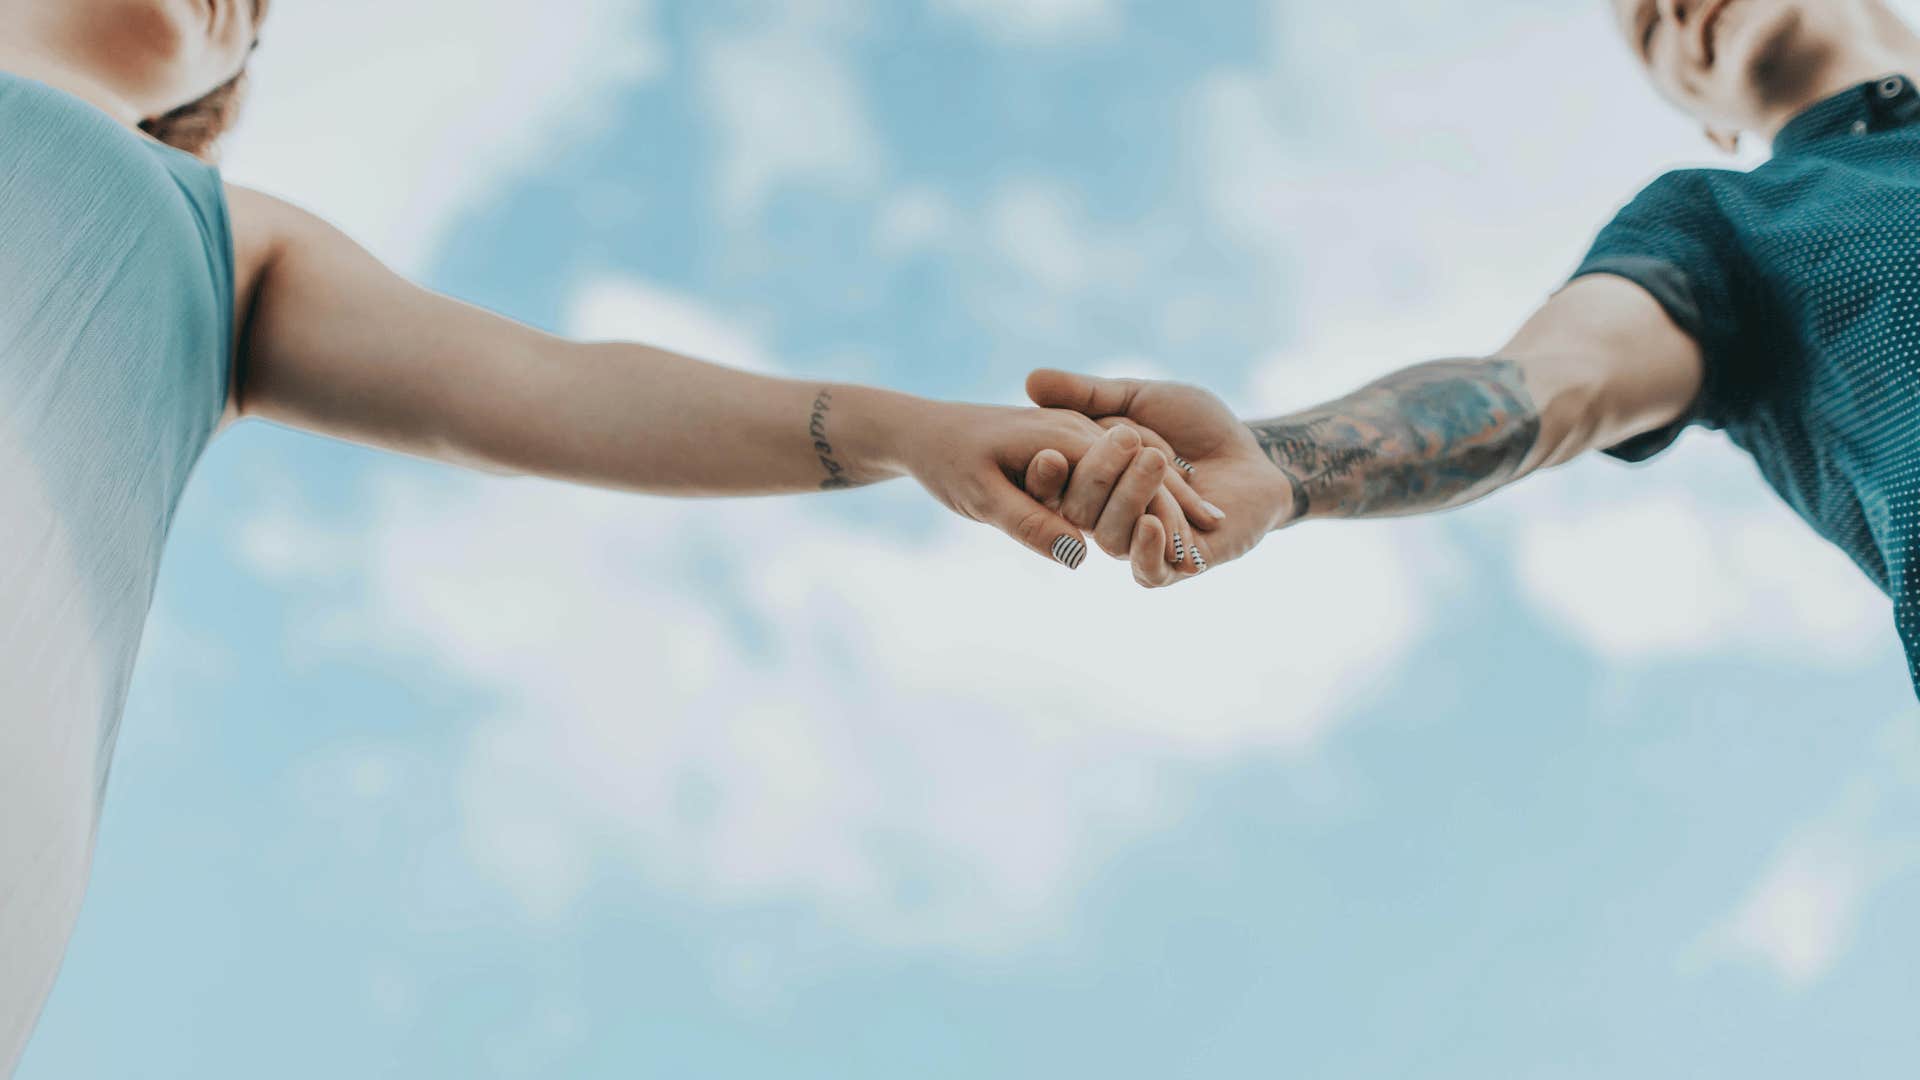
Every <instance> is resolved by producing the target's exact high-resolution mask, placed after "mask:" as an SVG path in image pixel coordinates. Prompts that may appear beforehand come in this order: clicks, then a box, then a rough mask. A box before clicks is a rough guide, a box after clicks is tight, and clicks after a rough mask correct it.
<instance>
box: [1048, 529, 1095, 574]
mask: <svg viewBox="0 0 1920 1080" xmlns="http://www.w3.org/2000/svg"><path fill="white" fill-rule="evenodd" d="M1086 559H1087V545H1085V544H1083V543H1081V542H1080V541H1078V540H1075V539H1074V538H1073V537H1071V536H1062V537H1061V538H1060V539H1058V540H1055V541H1054V542H1053V561H1054V562H1057V563H1059V564H1060V565H1061V566H1064V567H1066V568H1067V569H1069V570H1078V569H1080V564H1081V563H1083V562H1085V561H1086Z"/></svg>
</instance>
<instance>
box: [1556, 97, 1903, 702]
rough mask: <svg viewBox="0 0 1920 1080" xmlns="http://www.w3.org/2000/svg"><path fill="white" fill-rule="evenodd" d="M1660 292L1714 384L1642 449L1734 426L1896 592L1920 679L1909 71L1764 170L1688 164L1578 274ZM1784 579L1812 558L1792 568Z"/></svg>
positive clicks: (1824, 527) (1638, 442)
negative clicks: (1691, 432)
mask: <svg viewBox="0 0 1920 1080" xmlns="http://www.w3.org/2000/svg"><path fill="white" fill-rule="evenodd" d="M1597 273H1604V274H1615V275H1618V276H1620V277H1624V278H1627V279H1629V280H1631V281H1633V282H1635V283H1637V284H1639V285H1640V286H1641V287H1642V288H1644V289H1646V290H1647V291H1648V292H1649V293H1651V294H1652V295H1653V296H1654V298H1655V299H1657V300H1658V301H1659V302H1660V303H1661V305H1662V306H1663V307H1664V308H1666V310H1667V313H1668V314H1669V315H1671V316H1672V317H1673V319H1674V321H1675V322H1676V323H1677V324H1678V325H1679V326H1680V327H1681V328H1682V329H1684V330H1685V331H1687V333H1689V334H1690V335H1692V336H1693V338H1694V339H1695V340H1696V341H1697V342H1699V344H1700V347H1701V350H1702V352H1703V353H1704V354H1705V358H1706V380H1705V385H1704V386H1703V388H1702V390H1701V392H1700V396H1699V398H1698V399H1697V400H1696V401H1695V402H1694V403H1693V406H1692V408H1691V409H1690V410H1689V411H1688V412H1687V413H1686V414H1685V415H1684V416H1682V417H1681V418H1680V419H1679V420H1678V421H1676V422H1675V423H1674V424H1672V425H1670V426H1668V427H1667V428H1664V429H1662V430H1660V431H1655V432H1651V433H1649V434H1646V435H1643V436H1641V437H1639V438H1637V439H1633V440H1631V441H1629V442H1627V443H1625V444H1623V445H1621V446H1617V447H1614V448H1613V449H1610V450H1608V451H1607V452H1608V453H1609V454H1612V455H1614V456H1616V457H1620V458H1624V459H1626V460H1628V461H1641V460H1644V459H1646V458H1648V457H1651V456H1653V455H1654V454H1657V453H1659V452H1660V451H1661V450H1664V449H1666V447H1667V446H1668V445H1670V444H1671V443H1672V442H1673V440H1674V438H1675V437H1676V436H1678V435H1679V433H1680V431H1681V430H1682V429H1683V428H1685V427H1687V426H1688V425H1690V424H1702V425H1704V426H1707V427H1711V428H1716V429H1723V430H1725V431H1726V433H1727V435H1728V437H1730V438H1731V439H1732V440H1733V442H1734V443H1735V444H1736V445H1738V446H1739V447H1741V448H1742V449H1743V450H1745V451H1747V452H1748V453H1749V454H1751V455H1753V458H1754V460H1755V461H1756V462H1758V463H1759V465H1760V470H1761V472H1762V473H1763V474H1765V476H1766V479H1767V482H1768V483H1769V484H1771V485H1772V486H1773V489H1774V490H1775V491H1777V492H1779V493H1780V495H1781V497H1783V498H1785V499H1786V500H1787V502H1788V503H1790V504H1792V506H1793V508H1794V510H1796V511H1798V512H1799V514H1800V516H1801V517H1803V518H1805V519H1806V520H1807V522H1808V523H1809V524H1811V525H1812V526H1813V527H1814V528H1815V529H1816V530H1818V531H1819V533H1820V535H1822V536H1824V537H1826V538H1827V539H1828V540H1831V541H1833V542H1834V543H1835V544H1838V545H1839V546H1840V547H1841V548H1842V549H1843V550H1845V551H1846V553H1847V554H1848V555H1850V556H1852V557H1853V560H1854V562H1855V563H1857V564H1858V565H1859V566H1860V569H1862V570H1864V571H1865V572H1866V573H1867V576H1869V577H1871V578H1872V579H1873V581H1874V583H1875V584H1877V585H1879V586H1880V588H1881V589H1882V590H1884V591H1885V592H1886V593H1887V595H1888V596H1889V597H1891V598H1892V600H1893V608H1894V622H1895V626H1896V628H1897V629H1898V631H1899V634H1900V639H1901V641H1902V643H1903V644H1904V645H1905V646H1906V650H1907V664H1908V671H1909V674H1910V675H1911V676H1912V677H1913V679H1914V685H1915V689H1916V691H1917V692H1920V568H1916V567H1915V566H1914V565H1913V562H1912V558H1913V554H1912V553H1913V551H1914V549H1915V546H1916V537H1917V536H1920V92H1916V90H1915V87H1914V82H1913V80H1912V79H1911V78H1909V77H1906V76H1902V75H1889V76H1887V77H1886V78H1883V79H1876V80H1874V81H1872V82H1868V83H1863V84H1861V85H1859V86H1856V87H1854V88H1852V89H1849V90H1846V91H1843V92H1841V93H1839V94H1835V95H1834V96H1832V97H1829V98H1827V99H1826V100H1824V101H1821V102H1819V103H1817V104H1815V105H1813V106H1811V107H1809V108H1808V109H1806V110H1805V111H1803V112H1801V113H1800V114H1799V115H1798V116H1796V117H1794V118H1793V120H1792V121H1791V122H1789V123H1788V124H1787V126H1786V127H1785V128H1783V129H1782V130H1781V131H1780V133H1779V135H1778V136H1777V137H1776V138H1775V139H1774V143H1773V158H1772V159H1771V160H1770V161H1768V162H1767V163H1765V164H1764V165H1761V166H1759V167H1757V168H1755V169H1753V170H1752V171H1750V172H1739V171H1735V170H1729V169H1684V170H1680V171H1676V172H1670V173H1668V174H1666V175H1664V176H1662V177H1660V178H1659V179H1658V180H1655V181H1654V182H1653V183H1652V184H1650V185H1648V186H1647V188H1646V189H1645V190H1644V191H1642V192H1641V193H1640V194H1639V195H1638V196H1637V197H1635V198H1634V200H1633V201H1632V202H1631V203H1629V204H1628V205H1627V206H1626V208H1625V209H1623V210H1621V211H1620V213H1619V215H1618V216H1617V217H1615V218H1614V220H1613V221H1612V222H1611V223H1610V224H1608V225H1607V226H1606V228H1605V229H1603V230H1602V231H1601V233H1600V235H1599V237H1598V238H1597V239H1596V240H1595V241H1594V244H1593V247H1592V249H1591V251H1590V252H1589V253H1588V254H1587V257H1586V258H1585V260H1584V261H1583V262H1582V263H1581V264H1580V267H1579V269H1578V270H1577V271H1575V273H1574V275H1573V276H1574V277H1576V278H1577V277H1580V276H1582V275H1585V274H1597ZM1782 572H1783V573H1791V572H1792V569H1791V568H1790V567H1789V568H1783V569H1782Z"/></svg>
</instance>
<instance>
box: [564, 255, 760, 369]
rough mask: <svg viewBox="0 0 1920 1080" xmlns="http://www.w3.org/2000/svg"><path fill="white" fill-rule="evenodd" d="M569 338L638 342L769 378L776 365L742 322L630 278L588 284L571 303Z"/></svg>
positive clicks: (683, 297) (568, 327)
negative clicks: (761, 374)
mask: <svg viewBox="0 0 1920 1080" xmlns="http://www.w3.org/2000/svg"><path fill="white" fill-rule="evenodd" d="M565 330H566V333H567V334H568V335H569V336H571V337H573V338H576V339H579V340H582V341H634V342H639V343H641V344H643V345H651V346H653V347H655V348H659V349H666V350H669V351H671V352H677V353H681V354H683V355H686V356H692V357H695V358H697V359H700V360H709V361H712V362H713V363H716V364H727V365H729V366H731V367H737V368H743V369H745V370H747V371H758V372H765V373H770V372H772V371H773V370H774V365H773V362H772V361H771V360H770V359H769V358H768V357H767V355H766V352H765V350H763V349H762V348H761V347H760V343H759V341H758V340H756V339H755V338H754V337H753V335H752V334H750V333H748V332H747V331H745V330H742V329H741V320H739V319H737V318H724V317H721V316H718V315H715V314H714V313H713V310H712V309H711V308H710V307H708V306H707V305H705V304H703V303H701V302H700V301H699V300H696V299H694V298H693V297H689V296H686V295H684V294H681V293H677V292H674V291H673V290H671V289H665V288H661V287H660V286H658V285H654V284H651V283H649V282H643V281H639V280H636V279H634V278H630V277H607V278H602V279H600V280H597V281H592V282H589V283H587V285H586V286H584V287H583V288H581V289H580V290H579V291H578V292H577V293H575V294H574V297H573V299H572V301H571V303H570V304H569V307H568V311H567V315H566V322H565Z"/></svg>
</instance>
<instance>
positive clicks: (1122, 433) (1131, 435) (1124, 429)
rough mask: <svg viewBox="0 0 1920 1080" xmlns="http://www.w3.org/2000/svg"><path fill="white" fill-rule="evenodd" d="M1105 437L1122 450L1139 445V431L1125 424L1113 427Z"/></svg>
mask: <svg viewBox="0 0 1920 1080" xmlns="http://www.w3.org/2000/svg"><path fill="white" fill-rule="evenodd" d="M1107 437H1108V438H1110V439H1112V440H1113V444H1114V445H1115V446H1118V447H1120V448H1121V449H1123V450H1124V449H1129V448H1131V447H1135V446H1139V445H1140V433H1139V432H1137V431H1135V430H1133V429H1132V428H1130V427H1128V426H1126V425H1125V424H1121V425H1120V426H1118V427H1116V428H1114V429H1113V430H1112V431H1111V432H1109V433H1108V436H1107Z"/></svg>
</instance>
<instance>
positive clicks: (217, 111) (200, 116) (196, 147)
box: [140, 71, 247, 162]
mask: <svg viewBox="0 0 1920 1080" xmlns="http://www.w3.org/2000/svg"><path fill="white" fill-rule="evenodd" d="M246 93H247V73H246V72H245V71H242V72H241V73H240V74H238V75H235V76H234V77H233V78H231V79H228V80H227V81H226V82H224V83H221V84H220V85H219V86H217V87H215V88H214V89H213V90H212V91H211V92H209V93H207V94H206V95H204V96H202V97H201V98H200V99H199V100H197V101H189V102H187V103H186V104H185V105H182V106H180V107H179V108H177V109H174V110H172V111H170V112H168V113H166V114H165V115H163V116H158V117H155V118H154V119H152V120H142V121H141V122H140V130H142V131H144V132H146V133H147V134H149V135H151V136H153V137H154V138H156V139H159V140H160V141H161V142H163V143H166V144H167V145H168V146H172V147H176V148H178V149H181V150H185V151H186V152H187V153H189V154H192V155H193V156H195V157H197V158H201V159H203V160H205V161H209V162H213V161H218V160H219V157H220V137H221V136H222V135H225V134H226V133H227V132H228V131H229V130H231V129H232V127H233V125H234V123H235V122H236V121H237V120H239V119H240V105H241V102H242V101H244V100H245V98H246Z"/></svg>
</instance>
